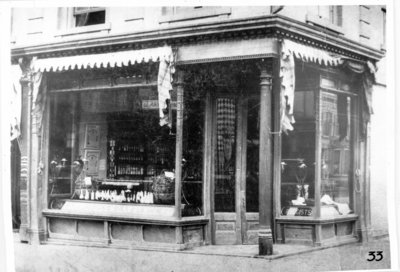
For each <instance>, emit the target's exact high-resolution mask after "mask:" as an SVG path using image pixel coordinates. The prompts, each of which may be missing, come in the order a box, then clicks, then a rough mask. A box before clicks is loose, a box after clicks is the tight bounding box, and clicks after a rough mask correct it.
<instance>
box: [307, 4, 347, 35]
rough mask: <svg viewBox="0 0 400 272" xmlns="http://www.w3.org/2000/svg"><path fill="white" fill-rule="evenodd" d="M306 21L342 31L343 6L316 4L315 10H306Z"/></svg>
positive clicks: (327, 28) (335, 30) (337, 31)
mask: <svg viewBox="0 0 400 272" xmlns="http://www.w3.org/2000/svg"><path fill="white" fill-rule="evenodd" d="M306 22H307V23H310V24H312V25H315V26H319V27H323V28H324V29H326V30H330V31H334V32H336V33H342V26H343V7H342V6H317V10H315V9H314V10H313V11H312V12H308V13H307V15H306Z"/></svg>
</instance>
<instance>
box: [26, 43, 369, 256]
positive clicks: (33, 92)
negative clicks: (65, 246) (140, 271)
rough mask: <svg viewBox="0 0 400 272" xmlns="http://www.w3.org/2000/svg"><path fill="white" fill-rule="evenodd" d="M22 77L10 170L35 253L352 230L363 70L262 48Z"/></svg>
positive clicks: (187, 52) (301, 46)
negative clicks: (16, 173)
mask: <svg viewBox="0 0 400 272" xmlns="http://www.w3.org/2000/svg"><path fill="white" fill-rule="evenodd" d="M333 51H335V52H336V54H335V55H332V54H331V53H332V52H333ZM22 66H24V65H22ZM25 67H27V65H25ZM29 67H30V69H31V70H29V71H28V72H29V73H26V72H27V71H24V72H25V79H23V80H22V85H23V101H24V104H23V108H24V110H23V117H22V122H23V123H24V122H25V124H27V128H26V129H25V131H22V134H23V136H25V137H26V138H25V139H27V142H26V143H25V145H24V146H23V148H22V156H23V159H24V158H25V159H27V158H30V159H29V160H28V162H29V163H28V164H27V166H26V167H25V169H21V171H28V173H29V175H28V176H29V177H27V178H26V179H27V180H26V182H27V183H28V186H31V187H32V186H33V187H35V188H37V189H36V190H35V191H33V192H32V191H31V192H30V195H29V196H28V200H30V203H28V204H27V206H29V208H28V210H30V211H32V210H34V211H35V212H33V214H31V217H30V218H35V219H29V220H37V221H38V222H37V226H40V227H39V228H38V232H39V233H40V234H39V237H42V238H40V239H41V240H46V241H49V242H51V241H64V242H65V241H68V242H71V243H73V242H76V241H79V242H81V243H89V244H100V245H104V246H106V245H108V246H120V247H135V248H141V247H153V248H162V247H167V248H174V249H184V248H188V247H192V246H199V245H205V244H254V243H258V239H259V237H261V236H263V235H265V236H266V237H267V238H269V237H271V238H273V240H274V242H276V243H304V244H312V245H324V244H336V243H342V242H348V241H355V240H357V239H358V238H359V235H360V234H361V232H362V230H363V229H364V226H363V224H365V223H364V222H365V221H364V219H363V218H364V216H365V213H366V212H365V195H364V194H362V193H361V189H360V188H361V187H360V186H361V184H364V185H362V186H366V185H365V184H367V179H368V177H367V165H368V156H367V153H368V148H367V147H368V126H367V124H368V117H369V114H370V113H371V108H370V98H371V97H370V95H371V88H372V85H371V84H372V82H373V73H372V72H373V71H372V70H371V69H372V67H373V65H372V64H371V63H370V62H368V60H367V59H366V58H365V57H364V56H362V55H356V54H353V55H352V56H350V54H347V53H346V54H345V51H343V52H342V53H340V52H339V51H338V50H336V49H335V48H333V47H332V48H328V49H322V48H317V46H312V45H311V44H310V43H308V44H307V42H306V41H304V42H298V41H297V42H295V41H291V40H290V39H286V38H283V37H269V36H266V37H253V38H251V39H229V40H224V41H218V40H212V41H208V42H204V43H197V42H188V43H178V42H175V41H171V42H170V46H169V45H164V46H160V47H148V48H145V49H135V50H122V51H115V52H108V53H101V54H93V53H86V54H77V55H74V56H57V57H48V58H45V57H42V58H38V59H32V60H31V61H30V62H29ZM26 75H29V78H26ZM172 79H173V80H172ZM24 80H26V81H24ZM24 82H25V83H26V82H29V84H24ZM171 84H172V85H171ZM31 101H32V102H31ZM24 106H25V107H24ZM30 112H33V115H32V116H33V117H32V119H31V118H30V117H28V116H30V114H29V113H30ZM32 215H33V217H32ZM24 218H25V219H24ZM29 224H32V222H28V219H27V217H26V216H25V217H24V216H22V227H21V237H28V236H29V234H27V232H25V233H24V227H25V228H26V226H28V225H29ZM41 227H43V229H41ZM25 231H26V229H25ZM24 239H27V240H28V238H22V240H24Z"/></svg>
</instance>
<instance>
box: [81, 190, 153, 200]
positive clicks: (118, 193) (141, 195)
mask: <svg viewBox="0 0 400 272" xmlns="http://www.w3.org/2000/svg"><path fill="white" fill-rule="evenodd" d="M79 199H81V200H93V201H111V202H119V203H123V202H125V203H126V202H127V203H142V204H152V203H154V202H153V193H152V192H151V191H146V190H140V191H133V192H132V191H131V190H129V189H127V190H89V189H85V190H83V189H82V190H81V191H80V194H79Z"/></svg>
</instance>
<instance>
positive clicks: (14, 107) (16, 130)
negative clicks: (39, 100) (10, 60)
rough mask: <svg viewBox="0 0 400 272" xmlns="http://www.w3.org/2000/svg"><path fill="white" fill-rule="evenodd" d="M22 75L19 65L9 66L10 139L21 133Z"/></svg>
mask: <svg viewBox="0 0 400 272" xmlns="http://www.w3.org/2000/svg"><path fill="white" fill-rule="evenodd" d="M21 76H22V71H21V68H20V67H19V65H12V66H11V81H12V82H11V83H12V90H11V97H10V99H11V101H10V106H11V108H10V109H11V113H10V114H11V116H10V125H11V141H12V140H14V139H17V138H18V137H19V136H20V135H21V106H22V94H21V84H20V79H21Z"/></svg>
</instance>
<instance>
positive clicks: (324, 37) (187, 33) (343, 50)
mask: <svg viewBox="0 0 400 272" xmlns="http://www.w3.org/2000/svg"><path fill="white" fill-rule="evenodd" d="M265 36H271V37H277V38H287V39H292V40H294V41H297V42H300V43H304V44H308V45H310V46H314V47H318V48H321V49H324V50H327V51H330V52H333V53H337V54H340V55H343V56H346V57H349V58H354V59H359V60H373V61H378V60H380V59H381V58H382V57H383V56H384V52H382V51H380V50H377V49H374V48H371V47H368V46H365V45H363V44H361V43H358V42H355V41H353V40H350V39H347V38H344V37H343V36H341V35H339V34H335V33H332V32H329V31H327V30H324V29H322V28H319V27H317V26H312V25H309V24H306V23H302V22H299V21H296V20H293V19H291V18H288V17H284V16H281V15H270V16H262V17H252V18H245V19H236V20H224V21H219V22H209V23H204V24H196V25H185V26H179V27H165V28H158V29H153V30H148V31H141V32H134V33H123V34H118V35H112V36H106V37H96V38H87V37H82V36H81V37H77V39H76V40H69V41H63V42H56V43H47V44H41V45H32V46H21V47H14V48H12V49H11V56H12V58H13V59H14V60H16V59H18V58H20V57H32V56H38V57H39V58H49V57H61V56H71V55H79V54H94V53H104V52H112V51H119V50H130V49H141V48H148V47H155V46H162V45H163V44H171V45H175V46H179V45H181V44H188V43H202V42H212V41H214V40H226V39H228V40H231V39H251V38H257V37H265Z"/></svg>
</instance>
